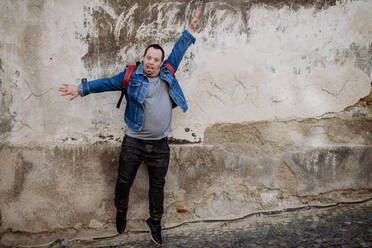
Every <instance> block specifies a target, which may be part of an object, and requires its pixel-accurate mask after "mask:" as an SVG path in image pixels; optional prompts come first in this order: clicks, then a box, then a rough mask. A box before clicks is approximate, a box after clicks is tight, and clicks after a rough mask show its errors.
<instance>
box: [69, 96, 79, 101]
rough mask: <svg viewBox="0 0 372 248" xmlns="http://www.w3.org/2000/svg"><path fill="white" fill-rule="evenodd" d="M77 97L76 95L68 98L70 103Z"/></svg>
mask: <svg viewBox="0 0 372 248" xmlns="http://www.w3.org/2000/svg"><path fill="white" fill-rule="evenodd" d="M77 96H78V95H75V96H72V97H71V98H70V101H72V100H74V99H75V98H76V97H77Z"/></svg>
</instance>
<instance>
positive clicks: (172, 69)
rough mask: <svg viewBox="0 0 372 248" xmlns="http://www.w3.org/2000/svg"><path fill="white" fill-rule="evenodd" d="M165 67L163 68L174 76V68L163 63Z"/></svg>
mask: <svg viewBox="0 0 372 248" xmlns="http://www.w3.org/2000/svg"><path fill="white" fill-rule="evenodd" d="M164 65H165V68H167V69H168V70H170V71H171V72H172V74H173V75H174V74H175V73H176V72H175V71H174V68H173V66H171V65H170V64H167V63H164Z"/></svg>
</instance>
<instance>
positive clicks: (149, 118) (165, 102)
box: [59, 10, 200, 245]
mask: <svg viewBox="0 0 372 248" xmlns="http://www.w3.org/2000/svg"><path fill="white" fill-rule="evenodd" d="M199 15H200V11H199V10H197V11H196V12H195V16H194V18H193V19H192V21H191V23H190V24H189V26H188V28H187V30H185V31H184V32H183V33H182V36H181V37H180V38H179V40H178V41H177V42H176V44H175V45H174V47H173V49H172V52H171V54H170V55H169V57H168V58H167V59H166V60H165V61H164V50H163V49H162V48H161V47H160V46H159V45H157V44H152V45H150V46H148V47H147V48H146V50H145V52H144V55H143V57H142V62H141V63H140V64H139V65H138V67H137V68H136V69H135V70H134V71H133V73H132V74H131V77H130V80H129V83H128V85H127V86H126V88H125V98H126V108H125V113H124V121H125V123H126V124H127V130H126V134H125V136H124V139H123V143H122V146H121V153H120V158H119V169H118V176H117V180H116V188H115V206H116V209H117V213H116V228H117V231H118V233H123V232H124V230H125V227H126V223H127V221H126V217H127V210H128V200H129V191H130V188H131V186H132V183H133V181H134V178H135V176H136V174H137V170H138V168H139V166H140V164H141V163H142V162H144V163H145V165H146V166H147V170H148V174H149V187H150V189H149V203H150V204H149V208H150V218H148V219H147V220H146V222H145V225H146V226H147V227H148V229H149V231H150V237H151V239H152V240H153V241H154V242H155V243H156V244H158V245H161V244H162V242H163V241H162V236H161V218H162V216H163V213H164V207H163V205H164V185H165V176H166V174H167V170H168V165H169V156H170V149H169V145H168V133H169V132H170V131H171V120H172V109H173V108H174V107H177V106H179V107H180V108H181V109H182V111H184V112H185V111H187V108H188V107H187V104H186V100H185V97H184V95H183V92H182V89H181V87H180V85H179V84H178V81H177V79H176V78H175V76H174V72H175V71H177V69H178V66H179V64H180V62H181V60H182V58H183V56H184V54H185V52H186V51H187V49H188V47H189V46H190V45H191V44H193V43H195V38H194V36H193V35H192V34H193V32H194V31H195V28H196V25H197V23H198V17H199ZM127 70H128V68H125V69H124V71H123V72H121V73H119V74H117V75H115V76H113V77H111V78H102V79H97V80H93V81H89V82H88V81H87V80H86V79H82V83H81V84H79V85H78V86H77V85H71V84H63V85H62V86H61V87H60V88H59V91H60V92H62V96H66V95H71V98H70V100H73V99H75V98H76V97H77V96H79V95H80V96H82V97H83V96H86V95H88V94H90V93H100V92H105V91H119V90H122V85H123V83H122V82H123V78H124V75H125V73H126V72H127ZM172 70H173V72H172Z"/></svg>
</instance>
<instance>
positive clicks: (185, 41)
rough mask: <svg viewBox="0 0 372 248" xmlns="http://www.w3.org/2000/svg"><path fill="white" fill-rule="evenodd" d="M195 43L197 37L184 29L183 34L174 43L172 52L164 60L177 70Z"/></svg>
mask: <svg viewBox="0 0 372 248" xmlns="http://www.w3.org/2000/svg"><path fill="white" fill-rule="evenodd" d="M194 43H195V37H194V36H192V34H190V33H189V32H188V31H187V30H185V31H183V33H182V36H181V37H180V38H179V39H178V41H177V42H176V44H175V45H174V47H173V49H172V52H171V54H170V55H169V57H168V58H167V59H166V60H165V61H164V62H165V63H168V64H170V65H171V66H172V67H173V68H174V71H177V69H178V66H179V65H180V63H181V60H182V58H183V55H184V54H185V52H186V50H187V49H188V48H189V46H191V45H192V44H194Z"/></svg>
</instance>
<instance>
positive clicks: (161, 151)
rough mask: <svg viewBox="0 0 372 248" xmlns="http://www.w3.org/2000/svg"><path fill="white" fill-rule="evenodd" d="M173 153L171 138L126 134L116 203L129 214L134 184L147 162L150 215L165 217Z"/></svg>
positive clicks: (120, 209)
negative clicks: (165, 191)
mask: <svg viewBox="0 0 372 248" xmlns="http://www.w3.org/2000/svg"><path fill="white" fill-rule="evenodd" d="M169 154H170V149H169V145H168V138H164V139H161V140H140V139H135V138H132V137H129V136H127V135H125V136H124V139H123V143H122V145H121V153H120V159H119V170H118V176H117V180H116V188H115V206H116V209H117V210H118V211H120V212H124V213H125V214H126V212H127V210H128V201H129V190H130V187H131V186H132V183H133V181H134V178H135V177H136V174H137V170H138V168H139V166H140V164H141V162H144V163H145V164H146V166H147V170H148V174H149V184H150V189H149V203H150V204H149V206H150V207H149V208H150V217H151V218H152V219H154V220H160V219H161V217H162V215H163V213H164V207H163V204H164V185H165V176H166V174H167V170H168V165H169Z"/></svg>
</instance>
